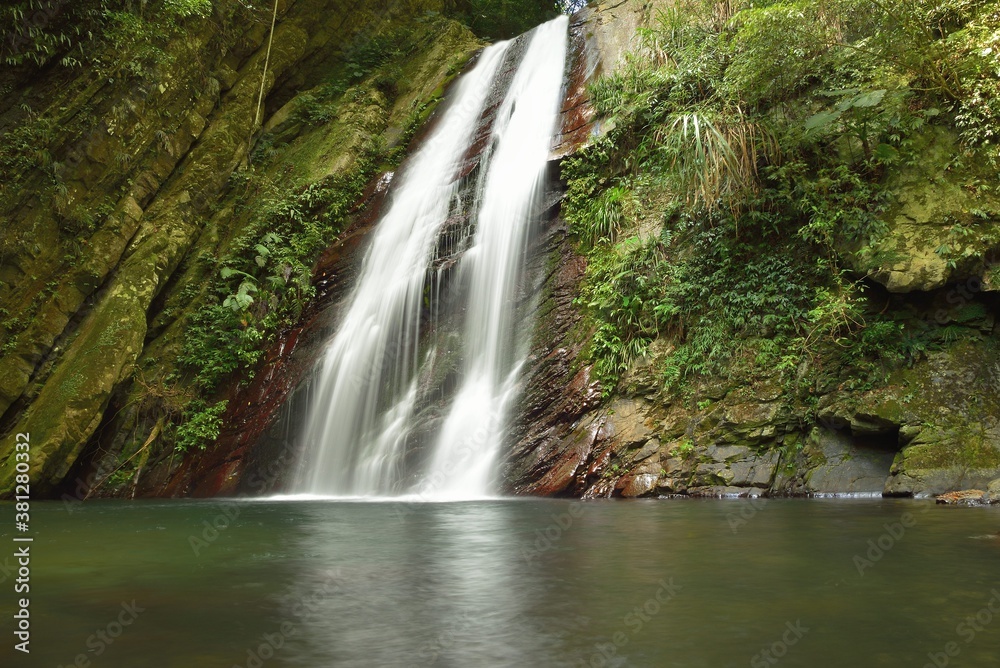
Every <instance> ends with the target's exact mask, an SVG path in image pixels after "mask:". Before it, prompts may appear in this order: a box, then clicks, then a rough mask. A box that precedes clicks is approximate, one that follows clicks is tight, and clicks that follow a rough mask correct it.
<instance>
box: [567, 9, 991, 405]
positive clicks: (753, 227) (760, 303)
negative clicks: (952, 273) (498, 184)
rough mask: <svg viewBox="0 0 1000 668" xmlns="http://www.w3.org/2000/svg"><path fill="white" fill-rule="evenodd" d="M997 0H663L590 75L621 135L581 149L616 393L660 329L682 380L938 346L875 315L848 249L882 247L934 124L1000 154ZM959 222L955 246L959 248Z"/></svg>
mask: <svg viewBox="0 0 1000 668" xmlns="http://www.w3.org/2000/svg"><path fill="white" fill-rule="evenodd" d="M998 11H1000V10H998V8H997V6H996V4H995V3H989V2H983V1H977V0H948V1H946V2H931V1H930V0H907V1H905V2H904V1H903V0H891V1H890V0H833V1H832V2H824V3H813V2H805V1H799V2H773V1H767V2H763V1H762V2H756V1H749V0H747V1H735V2H715V1H710V0H686V1H683V2H678V3H675V4H674V5H673V6H672V7H671V8H670V9H669V10H667V11H666V12H664V13H662V14H661V15H660V16H659V17H658V21H657V23H656V25H655V26H654V27H653V28H651V29H649V30H646V31H645V32H644V33H643V35H642V37H643V43H642V46H641V48H640V49H639V50H638V51H637V52H636V53H635V54H632V55H631V56H629V58H628V59H627V60H626V63H625V66H624V67H622V68H619V70H618V71H617V72H616V73H615V74H614V75H612V76H610V77H606V78H603V79H601V80H599V81H597V82H595V83H593V84H592V85H591V88H590V93H591V98H592V100H593V104H594V106H595V108H596V109H597V111H598V112H599V113H602V114H603V115H605V116H608V117H610V118H608V119H607V121H606V122H605V123H604V125H603V127H604V128H605V129H606V133H605V134H604V136H602V137H601V138H600V139H598V140H596V141H595V142H594V143H593V144H592V145H591V146H589V147H588V148H587V149H586V150H584V151H582V152H581V153H579V154H578V155H576V156H574V157H572V158H570V159H568V160H566V161H565V162H564V165H563V168H564V172H563V178H564V179H565V180H566V182H567V184H568V192H567V196H566V200H565V204H564V215H565V218H566V220H567V221H568V223H569V225H570V229H571V230H572V231H573V232H574V233H575V234H577V236H578V237H579V239H580V240H581V242H583V244H584V249H585V250H586V252H587V255H588V260H589V266H588V270H587V276H586V278H585V281H584V287H583V290H582V296H581V302H580V303H581V304H583V305H584V306H585V307H586V312H587V314H588V318H589V319H590V321H591V324H592V325H593V330H594V331H595V332H596V333H595V335H594V338H593V340H592V342H591V346H590V348H589V354H590V356H591V359H592V361H593V362H594V368H595V373H596V375H597V377H598V378H600V379H601V381H602V382H603V383H604V384H605V388H606V391H610V390H611V389H613V385H614V383H615V382H616V380H617V378H618V377H619V376H620V374H621V373H622V372H623V371H624V370H625V369H627V368H628V366H629V365H630V363H631V361H632V360H633V359H635V358H636V357H637V356H639V355H642V354H644V353H645V352H646V350H647V348H648V346H649V344H650V342H651V341H653V340H654V339H658V338H663V339H665V340H666V341H667V345H665V346H664V347H663V349H664V350H666V351H667V352H665V353H662V354H660V356H659V359H658V360H657V363H658V364H659V367H660V369H661V371H662V374H663V378H664V382H665V384H666V385H667V386H668V387H676V386H678V384H680V383H681V382H683V381H684V379H686V378H690V377H692V376H701V375H710V374H715V373H721V372H722V371H723V370H730V371H732V370H733V369H734V368H742V369H744V371H745V372H747V373H753V369H754V368H759V369H760V370H761V371H762V372H765V373H770V372H772V371H773V370H775V369H777V370H779V371H781V372H783V373H786V374H791V373H792V372H793V371H795V370H796V369H798V368H800V366H801V361H802V360H803V359H809V358H815V357H816V356H824V357H825V358H835V359H839V360H840V361H841V363H842V364H844V365H847V367H850V368H854V369H862V370H865V371H866V372H869V371H870V372H872V373H875V372H876V371H878V370H880V369H881V370H883V371H884V370H886V369H889V368H893V367H894V366H897V365H899V364H904V363H906V364H908V363H912V362H913V360H915V359H916V358H917V357H919V356H920V355H921V354H923V352H924V351H925V350H928V349H929V348H930V347H933V346H934V345H936V343H935V342H936V341H938V340H939V339H940V335H939V334H937V333H933V332H932V333H922V332H920V331H916V330H914V331H910V330H909V329H902V325H900V324H899V323H894V322H886V321H883V320H881V319H880V318H879V317H878V316H873V315H872V314H869V313H867V307H866V304H867V301H866V298H865V296H864V294H863V292H862V291H861V290H860V289H859V286H857V285H855V284H854V283H852V282H851V281H850V280H849V279H848V278H847V274H846V266H847V264H846V263H845V262H844V258H845V256H847V255H850V254H855V255H859V256H864V255H866V254H869V253H871V252H872V250H871V248H872V246H873V243H874V241H875V240H877V239H878V238H879V237H880V236H881V235H882V234H883V232H884V225H883V223H882V222H881V215H882V214H883V213H884V212H885V211H886V210H887V209H888V207H889V206H890V205H891V202H890V198H889V192H888V190H887V188H886V186H885V184H884V182H885V178H886V174H887V173H888V171H889V170H890V169H891V168H893V167H895V166H900V165H907V164H915V163H917V162H918V161H919V160H920V158H921V156H920V155H918V153H917V149H916V148H915V144H914V141H913V138H914V137H915V136H916V134H917V133H919V132H922V131H924V129H925V127H926V126H927V125H929V124H935V123H937V124H945V123H954V125H955V126H956V127H958V128H959V130H960V132H961V133H962V135H961V136H962V139H963V142H964V146H963V148H964V150H965V151H966V152H975V153H977V154H978V155H980V156H983V157H985V158H987V159H990V160H995V159H996V156H997V155H998V154H997V152H996V144H995V132H996V127H1000V123H998V121H1000V116H998V113H1000V106H998V103H997V102H996V100H997V99H1000V95H997V93H1000V88H998V86H1000V66H998V64H1000V60H998V57H1000V29H998V28H997V26H998V25H1000V24H998V22H997V18H1000V14H998ZM657 220H660V221H662V223H663V225H662V230H663V232H662V234H661V235H660V237H659V238H658V239H654V238H648V237H649V232H648V228H649V226H650V221H657ZM960 227H961V226H958V225H956V226H953V236H954V237H955V240H954V242H949V243H948V244H946V246H947V247H942V249H939V252H940V253H942V254H949V257H954V258H955V261H956V262H958V261H961V257H959V253H960V251H959V250H956V249H961V248H965V247H966V246H968V245H969V244H968V243H966V242H967V239H966V238H964V237H961V234H962V232H963V230H962V229H959V228H960ZM641 229H645V230H646V232H644V233H643V234H642V235H641V236H643V237H646V238H647V240H646V241H642V242H640V241H638V239H637V238H636V236H635V235H636V234H637V232H639V231H640V230H641ZM621 236H624V237H626V241H623V242H618V241H617V239H618V238H619V237H621ZM960 237H961V238H960ZM894 338H896V339H898V340H899V341H903V343H896V344H895V345H889V344H890V342H891V341H892V340H893V339H894Z"/></svg>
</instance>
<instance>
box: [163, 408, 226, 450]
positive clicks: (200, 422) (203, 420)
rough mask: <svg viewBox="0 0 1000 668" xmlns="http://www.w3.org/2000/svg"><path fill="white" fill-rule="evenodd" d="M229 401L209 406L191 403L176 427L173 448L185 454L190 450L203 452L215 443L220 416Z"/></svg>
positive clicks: (219, 425) (220, 425)
mask: <svg viewBox="0 0 1000 668" xmlns="http://www.w3.org/2000/svg"><path fill="white" fill-rule="evenodd" d="M228 405H229V401H220V402H218V403H216V404H213V405H211V406H209V405H207V404H206V403H205V402H204V401H201V400H200V399H196V400H195V401H192V402H191V403H190V404H189V405H188V407H187V410H186V411H185V412H184V421H183V422H182V423H181V424H180V425H178V427H177V440H176V442H175V446H174V447H175V448H176V449H177V450H179V451H180V452H187V451H188V450H190V449H192V448H196V449H198V450H204V449H205V448H206V447H208V446H209V445H211V444H212V443H214V442H215V439H217V438H218V437H219V431H220V430H221V429H222V414H223V413H225V412H226V407H227V406H228Z"/></svg>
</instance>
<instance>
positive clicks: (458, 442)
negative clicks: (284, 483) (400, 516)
mask: <svg viewBox="0 0 1000 668" xmlns="http://www.w3.org/2000/svg"><path fill="white" fill-rule="evenodd" d="M529 39H530V42H529V44H528V47H527V50H526V51H525V53H524V56H523V58H522V59H521V62H520V64H519V65H518V68H517V71H516V73H515V74H514V76H513V80H512V81H511V82H510V87H509V90H508V91H507V93H506V96H505V97H504V99H503V101H502V103H501V104H500V108H499V111H498V113H497V116H496V121H495V123H494V126H493V129H492V136H491V142H490V145H489V148H488V149H487V150H486V152H485V154H484V155H483V157H482V160H481V163H480V164H481V167H480V173H479V177H478V182H477V184H476V185H477V187H476V195H475V198H474V200H473V210H472V212H471V220H472V223H473V226H474V228H475V230H476V232H475V238H474V242H473V245H472V247H471V248H470V249H469V250H468V251H467V252H466V253H465V254H464V255H463V256H462V257H461V260H460V264H459V266H458V272H457V278H456V280H457V281H458V282H459V284H460V285H461V286H464V289H463V290H462V292H461V294H462V295H463V297H464V298H465V299H466V300H467V304H466V305H465V309H466V320H465V324H464V329H463V340H462V342H461V347H462V350H461V355H462V365H461V373H460V381H459V389H458V392H457V394H456V395H455V397H454V399H453V400H452V402H451V405H450V407H448V408H447V409H446V413H447V418H446V419H445V421H444V425H443V427H442V428H441V429H440V432H439V434H438V436H437V438H436V442H434V444H433V447H432V448H431V451H430V453H429V454H428V456H427V457H425V460H426V461H425V462H424V464H423V466H424V468H425V470H423V471H421V472H418V474H417V476H416V478H415V479H416V480H417V481H418V482H416V484H413V483H412V482H411V484H410V488H409V489H405V488H401V485H403V483H404V476H405V474H406V471H404V467H403V457H404V455H405V453H406V442H407V437H408V435H409V434H410V432H411V430H412V429H413V424H412V422H413V418H414V410H415V407H416V405H417V400H418V394H419V392H418V383H419V378H418V374H417V371H418V368H419V366H420V362H421V361H420V360H419V359H417V357H418V344H419V342H420V340H421V331H420V329H421V319H420V314H421V308H422V306H423V305H424V300H425V287H426V285H425V283H426V278H427V274H428V268H429V266H430V264H431V263H432V261H433V260H434V257H435V254H436V252H437V247H438V245H439V236H440V234H441V232H442V228H443V226H444V224H445V222H446V221H447V220H448V218H449V215H450V214H451V213H452V211H453V209H454V208H455V207H456V206H460V203H458V202H457V200H458V197H457V195H458V192H459V187H460V185H461V184H460V178H459V169H460V166H461V164H462V161H463V158H464V157H465V154H466V153H467V152H468V150H469V148H470V144H471V142H472V141H473V135H474V133H475V131H476V129H477V125H478V122H479V120H480V117H481V116H482V114H483V111H484V106H485V105H487V104H488V101H489V97H490V91H491V87H492V85H493V83H494V79H495V78H496V77H497V73H498V70H499V69H500V67H501V65H502V63H503V62H504V59H505V58H506V57H507V56H508V55H510V54H509V53H508V52H509V50H510V48H511V45H512V43H511V42H502V43H499V44H496V45H493V46H491V47H489V48H487V49H485V50H484V52H483V54H482V55H481V57H480V60H479V62H478V64H477V65H476V67H475V68H474V69H473V70H472V71H471V72H469V73H468V74H466V75H465V76H464V77H463V78H462V80H461V81H460V82H459V84H458V86H457V89H456V91H455V93H454V96H453V98H452V101H451V103H450V106H448V108H447V109H446V110H445V112H444V115H443V117H442V119H441V122H440V124H439V125H438V127H437V128H436V130H435V131H434V132H433V133H432V134H431V136H430V137H429V139H428V140H427V141H426V142H425V143H424V144H423V146H422V147H421V148H420V149H419V150H418V152H417V153H416V155H415V156H414V157H413V158H412V160H411V161H410V163H409V165H408V166H407V168H406V170H405V172H404V173H403V175H402V176H401V178H400V180H399V183H396V184H394V191H393V193H392V200H391V204H390V205H389V208H388V210H387V212H386V213H385V215H384V216H383V218H382V219H381V220H380V221H379V222H378V225H377V229H376V232H375V234H374V238H373V240H372V243H371V246H370V248H369V249H368V252H367V255H366V257H365V259H364V263H363V266H362V269H361V272H360V275H359V278H358V283H357V286H356V287H355V289H354V292H353V294H352V296H351V298H350V305H349V307H348V308H347V310H346V313H345V315H344V316H343V318H342V321H341V322H340V324H339V327H338V330H337V333H336V334H335V336H334V337H333V339H332V341H331V342H330V344H329V347H328V349H327V351H326V354H325V357H324V359H323V362H322V366H321V368H320V369H319V373H318V376H317V379H316V384H317V385H316V387H317V389H316V391H315V392H314V395H313V400H312V404H311V406H310V409H309V419H308V424H307V426H306V431H305V434H306V441H305V444H304V448H303V457H302V460H301V462H300V468H299V473H298V479H297V481H296V488H297V489H296V490H295V491H298V492H303V493H310V494H322V495H338V496H340V495H343V496H386V495H393V494H400V493H405V492H419V493H420V494H421V495H424V496H426V497H438V498H474V497H480V496H484V495H486V494H488V493H489V492H490V491H491V488H490V485H491V476H492V472H493V468H494V463H495V461H496V458H497V453H498V451H499V448H500V445H501V436H502V430H503V425H504V419H505V416H506V412H507V409H508V407H509V405H510V401H511V398H512V396H513V394H514V386H515V380H516V374H517V369H518V367H519V366H520V360H519V355H518V345H517V341H518V338H517V337H516V336H515V333H514V331H513V330H514V326H513V323H512V322H511V320H512V313H513V301H514V292H515V286H516V283H517V279H518V277H519V275H520V273H521V271H522V268H523V263H524V245H525V239H526V238H527V232H528V229H529V227H530V224H531V222H532V214H533V213H534V210H535V209H536V208H537V202H538V200H539V196H540V194H541V187H542V184H543V178H544V172H545V166H546V162H547V160H548V157H549V149H550V145H551V140H552V135H553V133H554V131H555V128H556V121H557V118H558V114H559V104H560V101H561V92H562V91H561V88H562V77H563V70H564V67H565V57H566V55H565V54H566V46H567V44H566V43H567V19H566V18H565V17H560V18H558V19H555V20H553V21H551V22H549V23H546V24H544V25H542V26H539V27H538V28H536V29H535V30H534V31H533V33H531V34H530V36H529ZM434 287H435V289H434V291H433V292H434V293H436V292H437V289H438V288H437V286H434ZM411 473H412V472H411ZM409 479H410V480H411V481H412V480H413V479H414V476H413V475H410V476H409Z"/></svg>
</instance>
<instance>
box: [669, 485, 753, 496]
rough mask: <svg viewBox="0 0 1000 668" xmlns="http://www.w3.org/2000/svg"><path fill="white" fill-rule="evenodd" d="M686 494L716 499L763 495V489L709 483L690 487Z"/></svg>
mask: <svg viewBox="0 0 1000 668" xmlns="http://www.w3.org/2000/svg"><path fill="white" fill-rule="evenodd" d="M687 493H688V496H700V497H712V498H717V499H728V498H746V497H758V496H762V495H763V490H761V489H758V488H756V487H736V486H732V485H709V486H705V487H691V488H689V489H688V490H687Z"/></svg>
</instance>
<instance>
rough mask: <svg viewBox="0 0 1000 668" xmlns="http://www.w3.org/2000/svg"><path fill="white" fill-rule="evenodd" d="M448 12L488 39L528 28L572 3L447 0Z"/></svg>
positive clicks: (547, 18)
mask: <svg viewBox="0 0 1000 668" xmlns="http://www.w3.org/2000/svg"><path fill="white" fill-rule="evenodd" d="M445 4H446V8H447V9H446V10H447V11H448V13H450V14H452V15H454V16H455V17H456V18H458V19H459V20H461V21H463V22H464V23H465V24H466V25H468V26H469V27H470V28H471V29H472V31H473V32H474V33H476V34H477V35H479V36H481V37H485V38H488V39H509V38H511V37H514V36H515V35H519V34H520V33H522V32H525V31H528V30H531V29H532V28H534V27H535V26H537V25H538V24H540V23H544V22H545V21H547V20H549V19H551V18H553V17H555V16H556V15H557V14H558V13H559V12H560V11H564V10H565V9H567V8H569V7H570V6H575V4H576V3H574V2H572V1H570V2H558V1H557V2H553V1H552V0H450V1H449V2H447V3H445Z"/></svg>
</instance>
